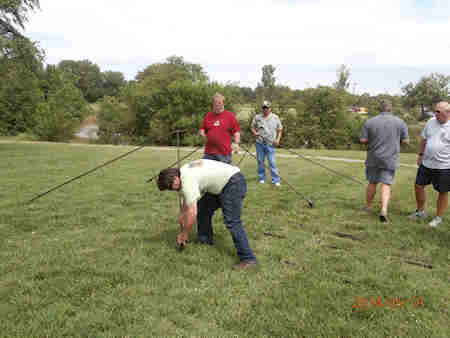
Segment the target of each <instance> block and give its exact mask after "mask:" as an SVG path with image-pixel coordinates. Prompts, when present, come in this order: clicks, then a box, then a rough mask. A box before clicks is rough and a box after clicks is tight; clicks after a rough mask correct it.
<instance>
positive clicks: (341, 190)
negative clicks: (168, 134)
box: [0, 143, 450, 337]
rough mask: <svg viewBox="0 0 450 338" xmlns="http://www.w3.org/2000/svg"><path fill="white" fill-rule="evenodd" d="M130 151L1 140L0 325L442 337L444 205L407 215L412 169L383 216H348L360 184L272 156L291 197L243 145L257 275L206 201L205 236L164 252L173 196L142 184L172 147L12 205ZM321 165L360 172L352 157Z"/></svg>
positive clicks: (53, 332) (449, 291) (12, 330)
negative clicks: (209, 231) (428, 218)
mask: <svg viewBox="0 0 450 338" xmlns="http://www.w3.org/2000/svg"><path fill="white" fill-rule="evenodd" d="M131 149H133V148H132V147H120V146H117V147H113V146H96V145H70V144H48V143H42V144H31V143H0V155H1V161H0V172H1V176H0V232H1V237H0V241H1V245H0V318H1V320H0V336H2V337H44V336H48V337H67V336H77V337H80V336H85V337H113V336H128V337H137V336H139V337H150V336H186V337H189V336H196V337H200V336H203V337H218V336H223V337H230V336H236V337H264V336H265V337H302V336H306V337H311V336H314V337H319V336H321V337H338V336H349V337H350V336H352V337H384V336H392V337H449V336H450V310H449V308H450V276H449V262H450V250H449V245H450V244H449V243H450V214H449V213H447V215H446V219H445V222H444V224H442V226H441V227H440V228H437V229H432V228H429V227H428V226H427V225H426V223H425V222H413V221H409V220H408V219H407V215H408V213H410V212H411V211H413V210H414V207H415V202H414V194H413V184H414V179H415V175H416V169H415V168H414V167H400V169H399V171H398V172H397V176H396V177H395V181H394V186H393V198H392V201H391V204H390V215H389V216H390V220H391V223H390V224H382V223H380V222H379V221H378V218H377V212H378V209H376V210H375V211H374V213H373V214H366V213H364V212H362V211H360V208H361V206H362V205H363V200H364V196H365V190H364V189H365V186H364V185H360V184H357V183H354V182H352V181H350V180H348V179H345V178H342V177H338V176H336V175H334V174H331V173H329V172H327V171H326V170H325V169H323V168H321V167H318V166H316V165H314V164H312V163H309V162H307V161H304V160H302V159H296V158H281V157H279V158H278V164H279V168H280V173H281V176H282V177H283V178H284V179H285V180H286V181H287V182H289V183H290V184H291V185H293V186H294V187H295V189H296V192H294V191H293V190H291V189H290V188H289V187H288V185H287V184H286V183H282V186H281V187H280V188H279V189H276V188H275V187H273V186H272V185H270V184H265V185H260V184H258V183H257V176H256V163H255V160H254V159H253V158H251V157H250V156H248V155H247V156H246V157H245V158H244V159H243V161H242V162H241V169H242V171H243V172H244V174H245V175H246V177H247V182H248V195H247V197H246V199H245V201H244V208H243V222H244V226H245V228H246V230H247V233H248V236H249V240H250V244H251V246H252V248H253V249H254V251H255V253H256V255H257V257H258V259H259V262H260V268H259V270H258V271H247V272H238V271H233V270H232V269H231V267H232V265H233V264H234V263H236V262H237V256H236V254H235V250H234V247H233V245H232V241H231V237H230V235H229V233H228V232H227V230H226V228H225V227H224V225H223V223H222V215H221V213H220V212H218V213H217V214H216V216H215V218H214V229H215V233H216V240H217V243H216V245H215V246H214V247H211V246H202V245H199V244H195V243H191V244H190V245H189V246H188V247H187V248H186V249H185V250H184V251H183V252H178V251H177V250H176V249H175V236H176V234H177V231H178V228H179V226H178V224H177V213H178V202H177V195H176V194H175V193H173V192H159V191H158V189H157V187H156V184H154V182H152V183H151V184H149V183H146V180H147V179H149V178H151V177H152V176H154V175H155V174H157V173H158V172H159V170H160V169H162V168H165V167H166V166H167V165H169V164H170V163H172V162H174V161H176V151H173V150H162V149H161V150H157V149H152V148H144V149H142V150H139V151H137V152H135V153H133V154H131V155H130V156H128V157H126V158H124V159H122V160H119V161H117V162H114V163H113V164H111V165H109V166H107V167H105V168H102V169H100V170H97V171H95V172H94V173H92V174H90V175H87V176H85V177H83V178H82V179H80V180H76V181H74V182H72V183H70V184H68V185H66V186H64V187H62V188H61V189H58V190H56V191H54V192H52V193H50V194H48V195H46V196H44V197H42V198H40V199H38V200H37V201H35V202H33V203H31V204H25V203H24V202H26V201H27V200H29V199H31V198H32V197H34V196H35V195H36V194H38V193H40V192H43V191H45V190H47V189H49V188H51V187H53V186H56V185H58V184H60V183H62V182H64V181H66V180H68V179H70V178H71V177H74V176H77V175H79V174H81V173H83V172H85V171H87V170H89V169H92V168H94V167H96V166H97V165H100V164H101V163H104V162H106V161H108V160H110V159H112V158H114V157H116V156H119V155H120V154H122V153H125V152H127V151H129V150H131ZM299 152H301V151H299ZM301 153H302V152H301ZM186 154H187V151H185V150H183V151H181V155H182V156H183V155H186ZM307 154H308V155H311V156H314V155H315V154H317V155H321V156H330V157H332V156H334V155H335V156H337V157H344V156H345V154H346V153H345V152H339V153H337V152H336V153H334V152H332V151H320V152H317V153H316V152H314V151H308V152H307ZM348 155H349V156H348V157H351V158H360V159H364V158H365V153H364V152H355V151H353V152H348ZM200 156H201V153H200V151H199V152H197V153H196V154H195V155H194V156H193V157H192V158H199V157H200ZM415 159H416V158H415V155H414V154H402V162H403V163H406V164H411V165H414V163H415ZM240 160H241V155H237V156H235V159H234V162H235V163H237V162H239V161H240ZM320 163H322V164H324V165H326V166H329V167H332V168H333V169H334V170H336V171H338V172H341V173H343V174H345V175H349V176H351V177H354V178H356V179H358V180H362V181H364V165H363V164H362V163H345V162H340V161H320ZM427 192H428V201H427V209H428V211H429V212H430V213H432V214H434V212H435V210H434V206H435V199H436V194H435V193H434V192H433V191H432V190H431V189H430V188H428V189H427ZM304 198H310V199H312V200H313V202H314V208H312V209H310V208H308V206H307V203H306V202H305V200H304ZM377 198H378V196H377ZM195 237H196V236H195V232H194V234H193V236H192V239H195ZM366 299H367V304H365V306H363V305H362V304H361V300H362V301H363V302H364V301H365V300H366ZM417 299H419V304H417ZM406 300H408V303H406Z"/></svg>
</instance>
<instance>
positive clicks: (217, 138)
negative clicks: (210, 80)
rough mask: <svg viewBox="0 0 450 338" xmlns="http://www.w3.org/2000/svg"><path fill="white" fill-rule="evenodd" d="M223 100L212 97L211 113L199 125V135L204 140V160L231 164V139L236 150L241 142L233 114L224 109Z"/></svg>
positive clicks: (217, 96)
mask: <svg viewBox="0 0 450 338" xmlns="http://www.w3.org/2000/svg"><path fill="white" fill-rule="evenodd" d="M224 101H225V98H224V96H223V95H222V94H219V93H216V94H215V95H214V96H213V111H212V112H209V113H207V114H206V116H205V118H204V119H203V122H202V124H201V125H200V135H201V136H203V137H205V138H206V146H205V156H204V158H205V159H209V160H216V161H221V162H225V163H228V164H231V153H232V149H231V138H232V137H233V138H234V144H235V147H236V148H237V147H238V146H239V142H240V141H241V134H240V130H241V129H240V127H239V123H238V122H237V120H236V118H235V117H234V114H233V113H232V112H230V111H228V110H225V109H224Z"/></svg>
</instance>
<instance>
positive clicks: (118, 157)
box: [26, 142, 145, 204]
mask: <svg viewBox="0 0 450 338" xmlns="http://www.w3.org/2000/svg"><path fill="white" fill-rule="evenodd" d="M144 143H145V142H143V143H141V144H140V145H139V146H138V147H137V148H134V149H132V150H130V151H128V152H126V153H124V154H122V155H120V156H117V157H115V158H113V159H111V160H109V161H107V162H105V163H103V164H100V165H99V166H97V167H95V168H93V169H90V170H88V171H86V172H84V173H82V174H80V175H78V176H75V177H72V178H71V179H69V180H67V181H65V182H63V183H61V184H58V185H57V186H55V187H53V188H50V189H49V190H47V191H44V192H43V193H40V194H39V195H37V196H35V197H33V198H32V199H30V200H29V201H28V202H26V203H27V204H28V203H32V202H34V201H36V200H37V199H39V198H41V197H43V196H45V195H47V194H49V193H51V192H53V191H55V190H57V189H59V188H61V187H63V186H65V185H67V184H69V183H71V182H73V181H76V180H78V179H80V178H82V177H84V176H86V175H89V174H90V173H93V172H94V171H96V170H98V169H100V168H103V167H105V166H107V165H108V164H111V163H113V162H115V161H117V160H120V159H121V158H124V157H125V156H128V155H130V154H132V153H134V152H135V151H138V150H140V149H142V148H143V147H145V145H144Z"/></svg>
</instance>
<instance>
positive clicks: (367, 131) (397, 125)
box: [360, 112, 408, 170]
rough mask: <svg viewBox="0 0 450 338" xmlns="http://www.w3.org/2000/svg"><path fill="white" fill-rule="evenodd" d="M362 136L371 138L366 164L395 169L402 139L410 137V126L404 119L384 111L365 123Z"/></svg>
mask: <svg viewBox="0 0 450 338" xmlns="http://www.w3.org/2000/svg"><path fill="white" fill-rule="evenodd" d="M360 138H363V139H368V140H369V142H368V147H367V159H366V166H368V167H376V168H380V169H388V170H395V169H397V166H398V153H399V152H400V141H402V140H407V139H408V127H407V126H406V123H405V122H404V121H403V120H402V119H400V118H398V117H396V116H393V115H392V113H390V112H383V113H381V114H379V115H377V116H375V117H372V118H371V119H369V120H367V121H366V123H364V126H363V128H362V130H361V136H360Z"/></svg>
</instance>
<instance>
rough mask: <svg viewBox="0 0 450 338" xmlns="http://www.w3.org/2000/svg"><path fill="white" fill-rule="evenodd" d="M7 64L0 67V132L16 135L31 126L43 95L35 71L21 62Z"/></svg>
mask: <svg viewBox="0 0 450 338" xmlns="http://www.w3.org/2000/svg"><path fill="white" fill-rule="evenodd" d="M8 64H9V68H8V69H5V68H3V67H0V134H3V135H16V134H18V133H23V132H25V131H26V130H27V129H29V128H31V127H32V125H33V115H34V112H35V109H36V106H37V105H38V104H39V102H41V101H42V99H43V95H42V91H41V89H40V81H39V78H38V76H37V75H36V74H35V73H33V72H31V71H29V69H28V68H27V67H25V66H24V65H23V64H21V63H14V62H8Z"/></svg>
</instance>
